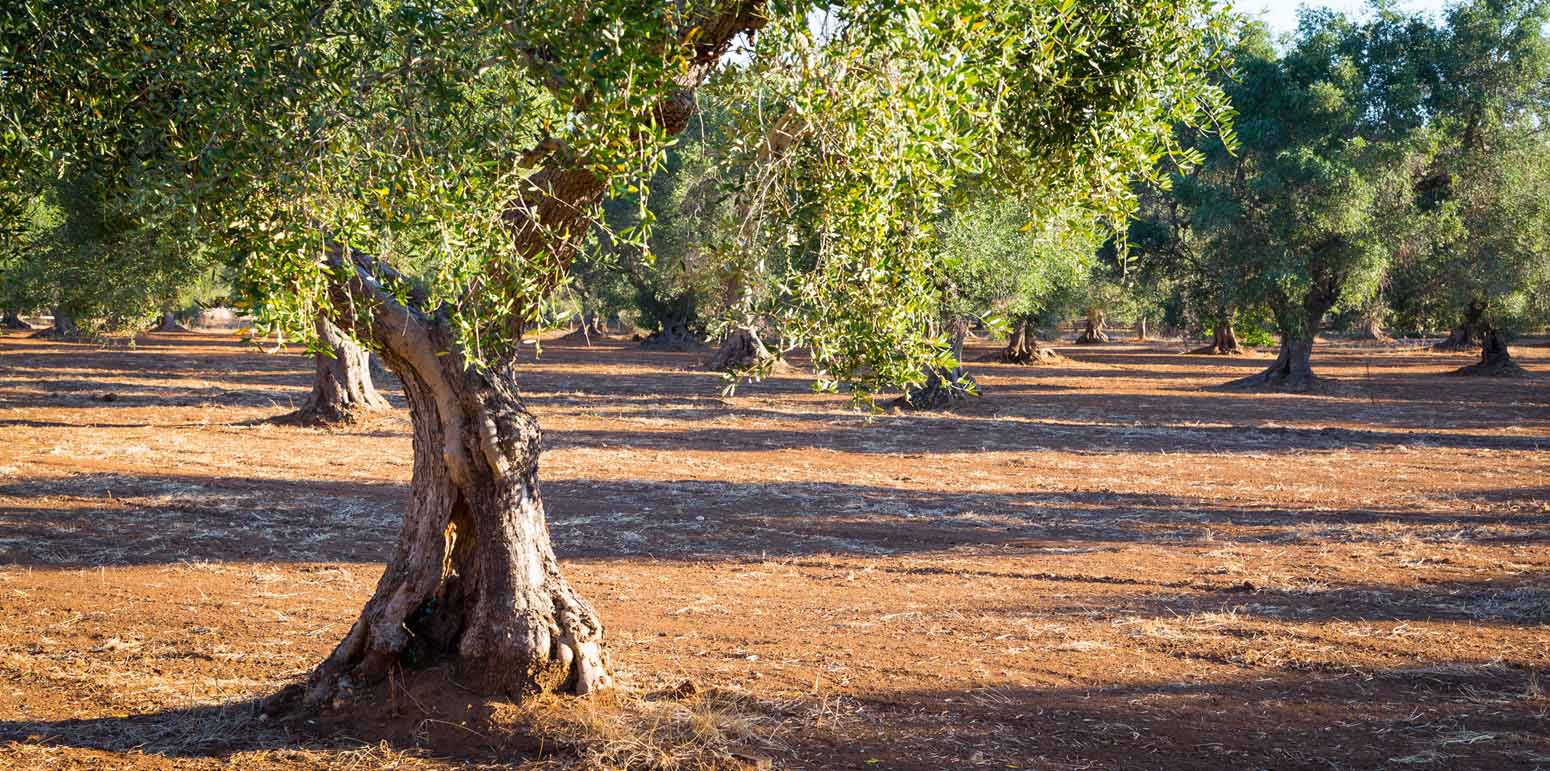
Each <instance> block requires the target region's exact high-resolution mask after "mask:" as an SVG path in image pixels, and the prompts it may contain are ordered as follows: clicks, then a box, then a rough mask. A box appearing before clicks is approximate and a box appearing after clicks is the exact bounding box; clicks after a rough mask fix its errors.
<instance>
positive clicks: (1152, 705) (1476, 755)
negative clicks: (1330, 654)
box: [822, 661, 1550, 771]
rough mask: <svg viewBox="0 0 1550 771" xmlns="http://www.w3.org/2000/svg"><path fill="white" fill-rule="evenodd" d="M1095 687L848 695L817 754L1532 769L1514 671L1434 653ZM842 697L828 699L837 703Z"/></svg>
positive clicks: (1532, 717) (1532, 720)
mask: <svg viewBox="0 0 1550 771" xmlns="http://www.w3.org/2000/svg"><path fill="white" fill-rule="evenodd" d="M1241 671H1242V674H1241V675H1238V676H1236V677H1229V678H1224V679H1220V680H1218V679H1212V680H1205V681H1189V682H1168V681H1150V680H1147V681H1141V682H1137V683H1134V684H1130V685H1117V686H1109V687H1093V688H1083V687H1038V686H1017V685H1006V684H993V683H987V684H986V686H985V687H983V688H977V689H972V690H941V691H910V692H903V693H890V692H875V693H870V694H866V695H860V696H858V697H856V701H855V708H854V709H853V710H852V711H851V712H850V713H849V714H846V713H844V712H842V713H841V718H840V720H839V721H837V722H838V726H837V727H836V729H834V730H833V731H832V733H833V734H837V735H840V736H843V737H844V740H845V744H841V745H838V746H837V747H836V749H835V750H831V751H830V753H828V754H827V757H824V758H823V760H824V761H826V762H824V763H823V764H822V767H825V768H834V769H853V770H855V771H861V770H862V769H874V768H888V769H898V770H899V771H926V770H927V769H943V768H973V767H988V768H1006V767H1017V768H1027V767H1034V768H1092V769H1132V768H1167V769H1213V770H1219V769H1234V770H1238V769H1314V768H1318V769H1369V768H1371V769H1376V768H1393V767H1416V766H1419V767H1431V768H1482V769H1484V768H1491V769H1524V770H1525V771H1527V769H1539V768H1543V767H1544V763H1545V762H1546V759H1547V758H1550V734H1546V733H1545V732H1544V731H1543V730H1542V729H1543V716H1542V715H1543V710H1544V709H1545V708H1546V707H1547V703H1546V702H1544V701H1543V700H1542V699H1541V700H1538V701H1537V702H1536V701H1535V700H1530V699H1525V698H1524V697H1523V694H1524V693H1525V690H1526V685H1525V684H1526V682H1527V681H1528V679H1529V677H1530V675H1529V673H1526V672H1523V671H1519V670H1515V669H1512V668H1510V667H1503V666H1500V665H1494V666H1493V665H1473V664H1454V663H1451V662H1447V661H1438V662H1431V663H1426V664H1420V665H1418V666H1415V667H1412V668H1404V669H1387V670H1379V671H1362V670H1359V669H1354V668H1353V669H1350V670H1347V671H1343V672H1277V671H1275V670H1266V669H1263V668H1259V669H1254V668H1245V669H1244V670H1241ZM840 709H841V710H843V706H842V707H840Z"/></svg>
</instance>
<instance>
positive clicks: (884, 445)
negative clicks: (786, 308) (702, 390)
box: [550, 415, 1550, 458]
mask: <svg viewBox="0 0 1550 771" xmlns="http://www.w3.org/2000/svg"><path fill="white" fill-rule="evenodd" d="M1068 421H1069V422H1055V421H1031V420H1005V419H996V418H971V417H966V416H963V415H950V416H929V417H928V416H915V417H911V418H908V419H893V420H887V421H878V422H877V423H874V424H873V425H857V424H856V422H854V421H843V422H842V421H835V422H834V423H831V424H830V425H828V426H827V427H825V428H823V430H821V431H792V430H789V429H780V428H757V429H752V428H738V427H735V426H726V427H707V428H690V429H668V430H652V429H651V428H650V427H642V428H633V427H630V428H622V429H620V430H595V429H572V430H569V431H563V432H555V433H553V434H552V435H550V436H551V441H550V447H551V448H552V449H561V448H572V447H630V448H649V449H657V450H715V451H717V452H746V453H751V452H766V451H770V450H795V449H812V448H818V449H824V450H835V451H840V452H854V453H867V454H880V455H901V456H903V457H906V458H920V457H925V456H928V455H931V454H941V453H984V452H1032V451H1040V450H1059V451H1066V452H1078V453H1100V454H1132V453H1181V452H1183V453H1202V454H1216V453H1256V454H1265V453H1294V452H1306V451H1319V450H1346V449H1364V448H1367V449H1381V448H1391V447H1409V448H1418V449H1419V448H1445V449H1469V450H1523V451H1537V450H1543V449H1546V448H1547V447H1550V438H1546V437H1540V436H1514V435H1511V434H1506V433H1503V432H1500V431H1495V432H1490V433H1465V432H1445V431H1421V430H1393V431H1386V430H1381V429H1353V428H1342V427H1334V426H1331V427H1323V428H1302V427H1295V426H1246V425H1238V426H1224V425H1198V424H1195V425H1191V424H1188V423H1181V424H1176V425H1137V424H1127V423H1123V422H1108V421H1102V422H1099V421H1092V422H1088V421H1082V420H1080V419H1078V418H1077V417H1075V416H1073V417H1071V418H1068Z"/></svg>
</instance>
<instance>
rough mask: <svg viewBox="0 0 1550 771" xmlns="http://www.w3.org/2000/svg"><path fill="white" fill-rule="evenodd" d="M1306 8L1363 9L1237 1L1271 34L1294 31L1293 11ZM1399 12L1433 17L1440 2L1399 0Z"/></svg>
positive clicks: (1315, 2) (1342, 1)
mask: <svg viewBox="0 0 1550 771" xmlns="http://www.w3.org/2000/svg"><path fill="white" fill-rule="evenodd" d="M1302 5H1307V6H1313V7H1319V8H1333V9H1335V10H1337V11H1344V12H1345V13H1346V14H1348V15H1361V14H1362V13H1363V12H1364V11H1365V10H1366V8H1367V2H1366V0H1306V1H1305V2H1298V0H1238V7H1239V8H1240V9H1241V10H1243V11H1245V12H1248V13H1254V12H1256V11H1259V12H1261V15H1262V16H1263V18H1264V19H1265V21H1267V22H1269V24H1270V29H1271V30H1272V31H1274V32H1275V34H1277V35H1280V34H1281V33H1283V32H1291V31H1292V30H1294V29H1296V28H1297V8H1298V6H1302ZM1395 5H1397V6H1398V7H1399V9H1400V10H1402V11H1420V12H1423V13H1429V14H1432V15H1433V16H1435V15H1437V14H1438V12H1440V11H1441V10H1442V7H1443V5H1444V0H1399V2H1397V3H1395Z"/></svg>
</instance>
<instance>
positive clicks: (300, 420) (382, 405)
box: [275, 318, 389, 426]
mask: <svg viewBox="0 0 1550 771" xmlns="http://www.w3.org/2000/svg"><path fill="white" fill-rule="evenodd" d="M317 332H318V337H319V338H321V339H322V340H323V343H324V344H325V345H327V346H328V348H329V350H331V351H332V352H333V355H332V356H329V355H326V354H322V353H316V354H313V355H312V359H313V367H314V375H313V380H312V393H311V394H309V395H308V396H307V401H306V403H305V404H303V405H302V406H301V409H299V410H297V411H295V412H292V413H289V414H286V415H282V416H280V417H278V418H275V422H278V423H290V424H296V425H305V426H325V425H337V424H342V423H354V422H356V421H358V420H360V419H362V418H364V417H365V416H366V415H367V414H369V413H371V412H375V411H377V410H385V409H387V408H388V406H389V405H388V401H387V399H385V398H383V396H382V394H380V393H378V392H377V387H376V385H375V384H374V383H372V380H371V355H370V354H369V353H368V352H367V351H366V350H365V349H364V348H362V347H361V346H360V345H359V344H358V343H356V342H355V341H354V340H351V339H350V337H349V335H346V334H345V333H344V332H343V331H342V330H340V329H339V327H336V326H334V325H333V324H332V323H331V322H329V321H328V320H327V319H325V318H319V319H318V321H317Z"/></svg>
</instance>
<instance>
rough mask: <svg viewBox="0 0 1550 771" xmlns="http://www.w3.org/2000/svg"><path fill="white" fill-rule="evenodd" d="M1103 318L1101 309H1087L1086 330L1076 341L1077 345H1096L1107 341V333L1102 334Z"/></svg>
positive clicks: (1104, 320)
mask: <svg viewBox="0 0 1550 771" xmlns="http://www.w3.org/2000/svg"><path fill="white" fill-rule="evenodd" d="M1106 320H1107V319H1105V317H1104V312H1103V309H1102V308H1089V309H1088V310H1087V328H1086V329H1083V330H1082V334H1081V336H1080V337H1078V338H1077V339H1076V342H1077V344H1078V345H1097V344H1099V343H1107V342H1108V341H1109V335H1108V333H1106V332H1104V323H1105V322H1106Z"/></svg>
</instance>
